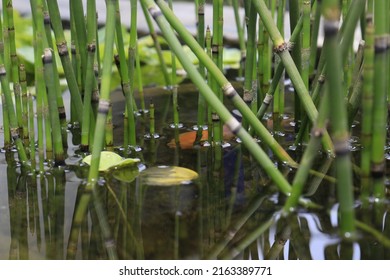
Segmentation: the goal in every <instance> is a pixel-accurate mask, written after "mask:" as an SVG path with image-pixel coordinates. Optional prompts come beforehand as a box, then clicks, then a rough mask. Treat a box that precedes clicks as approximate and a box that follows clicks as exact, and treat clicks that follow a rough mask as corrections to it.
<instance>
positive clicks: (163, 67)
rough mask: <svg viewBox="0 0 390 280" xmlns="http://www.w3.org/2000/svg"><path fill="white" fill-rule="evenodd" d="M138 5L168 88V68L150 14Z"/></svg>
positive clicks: (143, 5) (169, 79)
mask: <svg viewBox="0 0 390 280" xmlns="http://www.w3.org/2000/svg"><path fill="white" fill-rule="evenodd" d="M140 4H141V7H142V11H143V13H144V16H145V19H146V23H147V25H148V29H149V33H150V36H151V37H152V39H153V43H154V48H155V49H156V52H157V57H158V61H159V64H160V67H161V71H162V73H163V75H164V81H165V86H169V85H171V84H172V82H171V77H170V76H169V73H168V67H167V64H166V63H165V60H164V57H163V54H162V50H161V45H160V42H159V41H158V36H157V33H156V30H155V29H154V26H153V22H152V19H151V18H150V14H149V12H148V9H147V8H146V7H145V4H144V3H143V2H142V1H141V2H140ZM203 26H204V25H203Z"/></svg>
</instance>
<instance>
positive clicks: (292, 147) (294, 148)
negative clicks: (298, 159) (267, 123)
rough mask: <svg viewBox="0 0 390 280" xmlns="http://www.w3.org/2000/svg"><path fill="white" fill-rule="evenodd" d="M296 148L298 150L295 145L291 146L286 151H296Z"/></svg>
mask: <svg viewBox="0 0 390 280" xmlns="http://www.w3.org/2000/svg"><path fill="white" fill-rule="evenodd" d="M297 148H298V146H297V145H291V146H289V147H288V149H289V150H290V151H296V150H297Z"/></svg>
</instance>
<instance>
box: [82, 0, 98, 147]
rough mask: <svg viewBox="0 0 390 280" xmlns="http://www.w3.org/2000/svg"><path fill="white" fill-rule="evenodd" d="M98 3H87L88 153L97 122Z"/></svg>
mask: <svg viewBox="0 0 390 280" xmlns="http://www.w3.org/2000/svg"><path fill="white" fill-rule="evenodd" d="M96 25H97V24H96V2H95V0H88V2H87V31H88V33H87V62H86V69H85V71H86V74H85V77H86V79H85V88H84V110H83V126H82V127H81V146H80V147H81V150H83V151H88V150H89V143H90V142H92V138H91V137H90V136H92V135H93V134H92V131H91V128H92V127H91V123H92V122H95V117H94V114H93V112H92V106H91V101H92V92H93V90H94V86H95V83H97V81H96V80H95V72H94V64H95V57H96V29H97V26H96Z"/></svg>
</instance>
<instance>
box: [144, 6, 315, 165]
mask: <svg viewBox="0 0 390 280" xmlns="http://www.w3.org/2000/svg"><path fill="white" fill-rule="evenodd" d="M146 1H148V2H149V0H146ZM156 3H157V5H158V6H159V7H160V9H161V12H162V13H163V14H164V15H165V18H166V19H167V20H168V21H169V23H170V24H171V25H172V27H173V28H174V29H175V31H176V32H178V34H179V35H180V38H181V39H183V41H185V42H186V44H187V45H188V46H189V47H190V48H191V49H192V51H193V52H194V53H195V54H196V55H197V57H198V59H199V60H200V61H202V62H203V63H204V65H205V66H206V68H207V70H208V71H209V73H210V74H211V75H213V76H214V77H215V79H216V81H217V82H218V84H219V85H220V87H222V90H223V93H224V95H225V96H226V97H227V98H228V99H230V100H231V101H232V102H233V104H234V105H235V107H236V108H237V109H238V110H239V111H240V112H241V114H242V115H243V118H245V119H246V120H247V121H248V123H249V125H251V126H252V127H253V128H254V131H255V132H256V133H257V134H258V135H259V136H260V137H261V139H262V140H263V141H264V143H265V144H266V145H268V146H269V147H270V148H271V150H272V151H273V152H274V153H275V155H276V156H277V157H278V158H279V159H280V160H281V161H284V162H286V163H287V164H289V165H291V166H296V165H297V163H296V162H295V161H294V160H293V159H292V158H291V157H290V156H289V155H288V153H287V152H286V151H285V150H284V149H283V148H282V147H281V146H280V145H279V143H277V142H276V141H275V139H274V138H273V136H272V135H271V134H270V133H269V131H268V130H267V128H265V127H264V125H263V124H262V123H261V122H260V121H259V120H258V119H257V118H256V115H255V114H254V113H253V112H252V111H251V109H250V108H249V107H248V106H247V105H246V103H245V102H244V101H243V100H242V99H241V97H240V96H239V95H238V93H237V91H236V90H235V89H234V88H233V86H232V85H231V83H230V82H229V81H228V80H227V78H226V77H225V76H224V75H223V73H222V71H221V70H220V69H219V68H218V67H217V66H216V65H215V63H214V62H213V61H212V60H211V59H210V57H209V56H208V54H207V53H206V52H204V50H203V49H202V48H201V47H200V46H199V44H198V43H197V42H196V40H195V39H194V38H193V36H192V35H191V33H189V32H188V30H187V29H186V28H185V27H184V26H183V25H182V24H181V23H180V21H179V20H178V19H177V17H176V16H175V15H174V14H173V13H172V11H171V10H170V9H169V7H167V6H166V4H165V2H164V1H161V0H157V1H156ZM206 34H207V33H206ZM309 98H310V97H309ZM209 104H210V103H209Z"/></svg>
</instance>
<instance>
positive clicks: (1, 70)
mask: <svg viewBox="0 0 390 280" xmlns="http://www.w3.org/2000/svg"><path fill="white" fill-rule="evenodd" d="M0 81H1V89H2V91H3V93H4V98H5V104H4V105H3V106H7V112H8V120H9V124H10V131H11V137H12V140H13V142H14V143H15V145H16V149H17V151H18V156H19V160H20V163H21V164H22V165H23V166H28V162H27V160H28V159H27V154H26V151H25V149H24V146H23V141H22V139H21V138H20V134H19V127H18V121H17V119H16V113H15V109H14V104H13V101H12V95H11V90H10V88H9V79H8V77H7V72H6V70H5V66H4V58H3V56H2V55H0Z"/></svg>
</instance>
